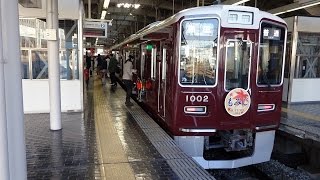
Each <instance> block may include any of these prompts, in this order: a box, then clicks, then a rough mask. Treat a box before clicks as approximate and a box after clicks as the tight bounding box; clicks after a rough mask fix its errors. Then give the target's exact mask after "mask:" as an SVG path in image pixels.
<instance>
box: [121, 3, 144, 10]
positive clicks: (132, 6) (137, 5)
mask: <svg viewBox="0 0 320 180" xmlns="http://www.w3.org/2000/svg"><path fill="white" fill-rule="evenodd" d="M140 6H141V5H140V4H130V3H118V4H117V7H118V8H121V7H124V8H135V9H138V8H139V7H140Z"/></svg>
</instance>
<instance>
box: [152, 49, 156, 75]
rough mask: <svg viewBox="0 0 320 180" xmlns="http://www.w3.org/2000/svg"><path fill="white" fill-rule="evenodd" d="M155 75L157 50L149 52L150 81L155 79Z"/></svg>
mask: <svg viewBox="0 0 320 180" xmlns="http://www.w3.org/2000/svg"><path fill="white" fill-rule="evenodd" d="M156 74H157V49H156V48H152V50H151V79H155V78H156Z"/></svg>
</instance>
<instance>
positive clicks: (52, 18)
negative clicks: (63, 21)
mask: <svg viewBox="0 0 320 180" xmlns="http://www.w3.org/2000/svg"><path fill="white" fill-rule="evenodd" d="M58 28H59V21H58V0H48V1H47V29H49V30H51V31H52V33H55V34H52V36H53V37H52V38H50V40H49V39H48V65H49V97H50V129H51V130H60V129H61V92H60V91H61V90H60V61H59V36H58Z"/></svg>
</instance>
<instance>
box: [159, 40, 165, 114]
mask: <svg viewBox="0 0 320 180" xmlns="http://www.w3.org/2000/svg"><path fill="white" fill-rule="evenodd" d="M161 47H162V48H161V49H162V51H161V53H162V54H161V56H160V57H161V60H160V61H159V62H158V83H159V86H158V112H159V114H160V116H161V117H165V103H166V99H165V98H166V69H167V48H166V46H164V45H162V44H161Z"/></svg>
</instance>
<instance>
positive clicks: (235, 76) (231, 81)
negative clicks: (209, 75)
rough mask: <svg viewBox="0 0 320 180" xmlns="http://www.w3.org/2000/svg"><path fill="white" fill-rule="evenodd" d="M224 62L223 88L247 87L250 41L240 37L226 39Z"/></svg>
mask: <svg viewBox="0 0 320 180" xmlns="http://www.w3.org/2000/svg"><path fill="white" fill-rule="evenodd" d="M226 50H227V51H226V53H227V55H226V64H225V66H226V67H225V70H226V71H225V78H226V79H225V89H226V90H227V91H229V90H232V89H234V88H243V89H248V87H249V84H248V82H249V72H250V62H251V42H250V41H243V40H241V39H230V40H228V41H227V48H226Z"/></svg>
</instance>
